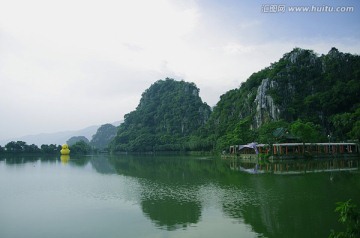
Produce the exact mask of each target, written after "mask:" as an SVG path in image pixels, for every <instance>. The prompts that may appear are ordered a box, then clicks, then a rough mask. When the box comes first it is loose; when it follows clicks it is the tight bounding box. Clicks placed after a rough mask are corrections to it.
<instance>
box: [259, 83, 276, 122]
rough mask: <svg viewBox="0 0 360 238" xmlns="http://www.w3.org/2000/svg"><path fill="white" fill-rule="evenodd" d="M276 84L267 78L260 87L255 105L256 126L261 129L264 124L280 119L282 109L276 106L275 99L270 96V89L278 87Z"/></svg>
mask: <svg viewBox="0 0 360 238" xmlns="http://www.w3.org/2000/svg"><path fill="white" fill-rule="evenodd" d="M276 85H277V84H276V82H275V81H271V80H270V79H268V78H266V79H264V80H262V82H261V84H260V86H259V87H258V90H257V93H256V98H255V101H254V103H255V105H256V113H255V116H254V126H255V128H259V127H260V126H261V125H262V124H264V123H267V122H270V121H277V120H279V118H280V108H279V107H278V106H277V105H276V104H275V102H274V99H273V98H272V97H271V96H270V95H269V94H268V91H269V89H274V88H275V87H276Z"/></svg>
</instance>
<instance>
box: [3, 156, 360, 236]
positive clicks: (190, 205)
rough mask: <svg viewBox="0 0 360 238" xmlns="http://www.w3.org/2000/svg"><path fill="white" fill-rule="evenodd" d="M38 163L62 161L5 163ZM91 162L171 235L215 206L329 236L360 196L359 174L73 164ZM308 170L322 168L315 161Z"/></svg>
mask: <svg viewBox="0 0 360 238" xmlns="http://www.w3.org/2000/svg"><path fill="white" fill-rule="evenodd" d="M39 160H40V161H39ZM36 161H39V163H58V162H59V158H58V159H57V158H50V157H48V158H47V159H46V158H39V157H13V158H10V157H7V158H5V159H4V158H2V159H0V163H5V164H6V166H11V167H16V166H18V164H20V165H21V164H25V163H34V162H36ZM56 161H57V162H56ZM89 163H90V164H91V166H92V168H94V169H95V170H96V171H97V172H99V173H103V174H120V175H122V176H124V177H128V178H126V179H122V181H126V183H127V186H124V187H123V189H125V190H121V189H120V190H121V192H123V193H124V197H127V198H129V200H131V201H136V203H137V204H139V205H140V206H141V209H142V212H143V214H144V216H145V217H147V218H149V219H150V220H151V221H152V222H153V223H154V224H155V226H157V227H158V228H161V229H165V230H176V229H182V228H187V227H189V226H192V225H194V224H197V223H199V222H200V220H201V217H202V216H205V214H202V213H203V212H204V210H205V208H208V206H212V207H214V206H215V207H220V209H222V214H221V215H222V216H224V217H229V218H231V219H234V220H236V221H239V223H245V224H249V225H250V226H251V229H252V230H253V231H255V232H256V233H257V234H260V236H261V234H262V235H263V236H264V237H327V236H328V234H329V230H330V229H335V230H341V228H340V227H338V225H339V223H338V222H337V215H336V214H335V213H334V208H335V203H336V202H338V201H346V200H348V199H349V198H352V199H353V200H354V201H355V200H357V199H358V198H359V197H360V177H359V176H360V174H359V173H358V172H353V171H350V172H349V171H348V172H341V173H339V172H327V173H310V174H308V173H306V174H305V173H302V174H296V175H294V174H292V175H274V174H272V173H265V174H246V173H242V172H239V171H233V170H230V169H229V164H227V163H226V162H224V161H222V160H216V159H201V158H197V157H190V156H185V157H180V156H170V157H165V156H162V157H158V156H156V157H155V156H147V157H146V156H113V157H112V156H108V155H104V156H101V155H96V156H92V157H76V156H73V157H71V158H70V160H69V163H68V164H67V166H82V167H88V166H89V165H90V164H89ZM340 164H341V163H340ZM294 165H296V166H293V167H300V168H302V167H303V165H299V166H298V165H297V164H294ZM310 165H311V166H310ZM243 166H245V165H243ZM309 166H310V167H311V168H313V167H314V168H318V166H317V165H314V164H313V163H312V162H311V163H309V162H308V163H307V168H309ZM321 166H322V165H321ZM19 167H20V166H19ZM31 168H32V165H31ZM284 168H285V167H284ZM307 171H308V170H307ZM113 192H114V194H116V193H117V192H119V191H113ZM349 196H352V197H349ZM220 219H221V218H220ZM314 231H316V233H314Z"/></svg>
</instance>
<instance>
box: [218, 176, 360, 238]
mask: <svg viewBox="0 0 360 238" xmlns="http://www.w3.org/2000/svg"><path fill="white" fill-rule="evenodd" d="M246 177H247V178H248V181H247V184H250V185H251V186H252V188H253V189H254V190H253V191H255V194H254V196H256V198H254V201H253V202H252V203H251V204H250V203H248V204H243V205H240V206H237V204H236V201H230V202H228V201H223V210H224V212H225V214H228V215H229V216H230V217H233V218H235V219H239V220H242V219H243V220H244V222H245V223H248V224H250V225H251V227H252V228H253V230H254V231H256V232H257V233H259V234H263V235H264V236H265V237H314V232H315V231H316V232H317V233H316V237H327V236H328V235H329V232H330V228H331V229H335V230H341V229H342V227H340V226H339V223H338V222H337V219H338V218H337V215H336V214H335V212H334V208H335V204H336V202H338V201H345V200H347V199H349V198H350V197H347V196H348V194H356V195H355V196H354V197H352V198H353V199H355V200H356V199H357V198H358V197H360V181H359V175H358V174H357V173H351V172H348V173H334V174H329V173H316V174H307V175H291V176H274V175H270V174H265V175H260V176H259V175H255V176H254V175H246ZM345 183H350V184H354V185H355V187H350V186H344V185H345ZM239 184H240V182H239ZM237 186H240V185H237ZM336 191H342V193H336ZM320 198H325V199H320ZM329 226H330V228H329Z"/></svg>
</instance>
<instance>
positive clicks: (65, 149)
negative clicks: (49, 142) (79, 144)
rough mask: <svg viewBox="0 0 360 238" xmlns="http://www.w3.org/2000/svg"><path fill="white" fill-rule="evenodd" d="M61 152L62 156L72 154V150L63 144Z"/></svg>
mask: <svg viewBox="0 0 360 238" xmlns="http://www.w3.org/2000/svg"><path fill="white" fill-rule="evenodd" d="M61 148H62V149H61V150H60V154H62V155H68V154H70V150H69V146H68V145H67V144H63V145H62V146H61Z"/></svg>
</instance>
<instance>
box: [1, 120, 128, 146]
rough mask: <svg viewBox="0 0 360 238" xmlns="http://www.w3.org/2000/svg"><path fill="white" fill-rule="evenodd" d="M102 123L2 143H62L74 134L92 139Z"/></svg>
mask: <svg viewBox="0 0 360 238" xmlns="http://www.w3.org/2000/svg"><path fill="white" fill-rule="evenodd" d="M111 124H112V125H114V126H119V125H120V124H121V121H117V122H114V123H111ZM99 127H100V125H94V126H89V127H86V128H83V129H80V130H73V131H60V132H54V133H41V134H36V135H26V136H22V137H18V138H13V139H9V140H1V141H0V145H2V146H4V145H6V144H7V143H8V142H10V141H24V142H26V143H27V144H28V145H31V144H35V145H37V146H39V147H40V146H41V145H42V144H47V145H49V144H56V145H62V144H64V143H66V141H67V140H68V139H70V138H71V137H73V136H85V137H86V138H88V139H89V141H90V140H91V138H92V136H93V135H94V134H95V133H96V131H97V129H98V128H99Z"/></svg>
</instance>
